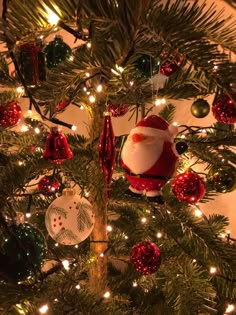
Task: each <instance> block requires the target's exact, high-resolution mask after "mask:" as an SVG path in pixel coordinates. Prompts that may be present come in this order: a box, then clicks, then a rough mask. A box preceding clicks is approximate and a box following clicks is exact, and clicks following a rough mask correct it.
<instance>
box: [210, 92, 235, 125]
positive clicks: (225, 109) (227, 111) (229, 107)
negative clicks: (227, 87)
mask: <svg viewBox="0 0 236 315" xmlns="http://www.w3.org/2000/svg"><path fill="white" fill-rule="evenodd" d="M212 113H213V116H214V117H215V119H216V120H217V121H219V122H221V123H223V124H235V123H236V94H232V95H231V96H230V97H229V96H228V95H227V94H223V95H220V96H219V97H218V98H217V99H216V101H215V102H214V104H213V106H212Z"/></svg>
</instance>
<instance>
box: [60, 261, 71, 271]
mask: <svg viewBox="0 0 236 315" xmlns="http://www.w3.org/2000/svg"><path fill="white" fill-rule="evenodd" d="M62 265H63V267H64V268H65V269H66V270H70V262H69V261H68V260H67V259H65V260H63V261H62Z"/></svg>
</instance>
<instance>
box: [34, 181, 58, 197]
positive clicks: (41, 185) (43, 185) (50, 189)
mask: <svg viewBox="0 0 236 315" xmlns="http://www.w3.org/2000/svg"><path fill="white" fill-rule="evenodd" d="M59 187H60V184H59V182H58V180H57V179H56V178H55V177H53V176H44V177H42V178H41V179H40V181H39V182H38V190H39V192H40V193H41V194H43V195H45V196H50V195H53V194H55V193H56V192H58V190H59Z"/></svg>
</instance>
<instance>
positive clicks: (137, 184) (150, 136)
mask: <svg viewBox="0 0 236 315" xmlns="http://www.w3.org/2000/svg"><path fill="white" fill-rule="evenodd" d="M177 131H178V129H177V127H176V126H174V125H169V123H168V122H167V121H166V120H164V119H163V118H162V117H160V116H157V115H150V116H147V117H145V118H144V119H142V120H141V121H139V122H138V124H137V125H136V127H135V128H133V129H132V130H131V132H130V134H129V136H128V137H127V140H126V142H125V143H124V146H123V148H122V152H121V161H120V162H121V165H122V167H123V168H124V171H125V176H126V179H127V180H128V182H129V183H130V186H129V189H130V191H131V192H132V193H134V194H139V195H146V196H147V197H150V198H153V197H156V196H158V195H160V191H161V189H162V187H163V186H164V185H165V184H166V183H167V182H168V181H169V180H170V179H171V177H172V176H173V175H174V174H175V171H176V168H177V165H178V153H177V152H176V150H175V146H174V141H173V139H174V136H175V135H176V134H177ZM153 200H154V199H153Z"/></svg>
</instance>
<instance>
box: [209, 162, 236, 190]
mask: <svg viewBox="0 0 236 315" xmlns="http://www.w3.org/2000/svg"><path fill="white" fill-rule="evenodd" d="M207 179H208V181H209V183H210V185H211V186H212V188H213V189H214V190H216V191H217V192H219V193H227V192H230V191H233V190H234V189H235V188H236V170H235V168H234V167H233V166H231V165H227V166H220V167H216V166H215V167H213V168H211V170H210V171H209V173H208V175H207Z"/></svg>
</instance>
